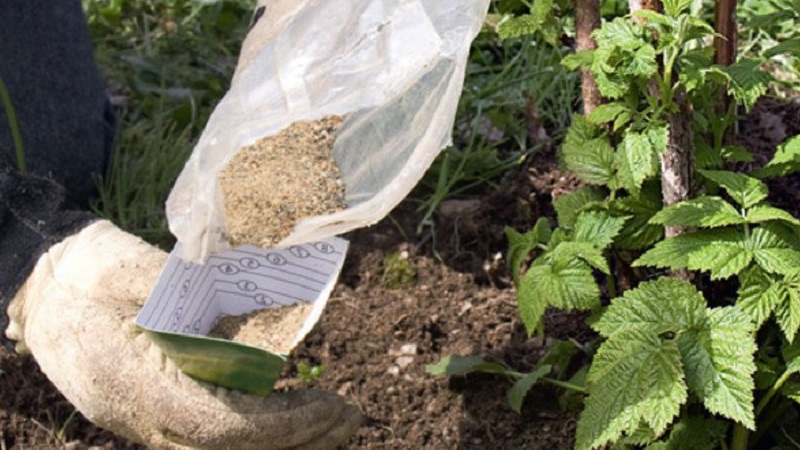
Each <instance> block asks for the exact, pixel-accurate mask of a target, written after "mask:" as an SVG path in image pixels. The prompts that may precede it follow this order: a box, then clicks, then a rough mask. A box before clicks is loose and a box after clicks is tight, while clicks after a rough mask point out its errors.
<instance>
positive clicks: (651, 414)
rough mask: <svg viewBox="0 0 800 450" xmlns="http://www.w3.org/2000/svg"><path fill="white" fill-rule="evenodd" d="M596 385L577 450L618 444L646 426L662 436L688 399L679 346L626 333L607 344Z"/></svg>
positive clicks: (597, 363)
mask: <svg viewBox="0 0 800 450" xmlns="http://www.w3.org/2000/svg"><path fill="white" fill-rule="evenodd" d="M589 381H590V383H592V384H591V385H590V386H591V390H590V395H589V397H588V398H587V399H586V407H585V408H584V410H583V413H582V414H581V416H580V420H579V422H578V430H577V435H576V443H575V448H576V449H578V450H588V449H591V448H594V447H598V446H601V445H604V444H606V443H609V442H615V441H617V440H618V439H619V438H620V437H621V436H622V435H623V434H626V433H627V434H631V433H633V432H634V431H636V430H637V429H638V428H639V426H640V423H644V424H645V425H646V426H648V427H650V428H651V429H652V430H653V431H654V434H655V435H656V436H658V435H660V434H662V433H663V432H664V431H665V430H666V428H667V426H668V425H669V424H670V423H671V422H672V421H673V420H674V418H675V417H676V416H677V415H678V413H679V412H680V407H681V405H682V404H683V403H685V402H686V399H687V387H686V383H685V381H684V379H683V367H682V366H681V357H680V353H679V351H678V348H677V346H676V345H675V342H674V341H672V340H662V339H660V338H659V337H658V336H653V335H651V334H647V333H643V332H638V331H626V332H622V333H617V334H616V335H615V338H613V339H609V340H607V341H606V342H604V343H603V344H602V345H601V346H600V348H599V349H598V351H597V354H596V355H595V358H594V362H593V363H592V367H591V369H590V370H589Z"/></svg>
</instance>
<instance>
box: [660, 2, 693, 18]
mask: <svg viewBox="0 0 800 450" xmlns="http://www.w3.org/2000/svg"><path fill="white" fill-rule="evenodd" d="M663 3H664V12H665V13H666V14H667V15H668V16H672V17H678V15H679V14H680V13H682V12H684V11H686V10H687V9H689V6H691V4H692V0H664V2H663Z"/></svg>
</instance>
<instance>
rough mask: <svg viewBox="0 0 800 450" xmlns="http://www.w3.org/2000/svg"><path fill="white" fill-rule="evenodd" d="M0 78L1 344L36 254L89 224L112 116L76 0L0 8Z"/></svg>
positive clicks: (15, 0)
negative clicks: (15, 128) (12, 116)
mask: <svg viewBox="0 0 800 450" xmlns="http://www.w3.org/2000/svg"><path fill="white" fill-rule="evenodd" d="M0 77H2V79H3V81H4V82H5V84H6V86H7V87H8V91H9V95H10V97H11V101H12V104H13V107H14V110H15V112H16V116H17V121H18V125H19V127H20V130H21V134H22V142H23V148H24V152H25V159H26V163H27V172H26V173H25V174H20V173H18V172H17V171H16V170H14V168H16V167H17V162H16V154H15V149H14V142H13V139H12V135H11V132H10V128H9V126H8V117H7V115H6V111H5V109H4V108H2V106H1V105H0V344H8V342H7V341H6V340H5V336H4V332H5V329H6V326H7V323H8V318H7V315H6V310H7V307H8V304H9V302H10V300H11V298H12V297H13V295H14V294H15V293H16V291H17V289H18V288H19V286H20V285H21V284H22V283H23V282H24V281H25V280H26V279H27V277H28V275H29V274H30V271H31V270H32V269H33V267H34V265H35V264H36V261H37V260H38V258H39V256H41V254H43V253H44V252H46V251H47V249H48V248H49V247H50V246H51V245H53V244H55V243H58V242H59V241H61V240H62V239H63V238H65V237H67V236H69V235H70V234H73V233H74V232H76V231H78V230H79V229H80V228H81V227H83V226H85V225H87V224H88V223H89V222H91V221H93V220H95V218H94V217H93V216H92V215H91V214H90V213H88V212H86V211H84V210H83V209H85V208H86V207H87V206H88V203H89V201H90V199H91V198H92V197H93V196H95V195H96V189H95V183H94V179H93V176H94V175H96V174H100V175H102V174H104V173H105V170H106V167H107V164H108V159H109V155H110V152H111V144H112V141H113V137H114V126H115V121H114V115H113V112H112V110H111V107H110V104H109V102H108V99H107V96H106V93H105V89H104V87H103V82H102V79H101V77H100V74H99V72H98V70H97V66H96V64H95V61H94V55H93V53H92V39H91V35H90V33H89V29H88V27H87V24H86V19H85V18H84V16H83V11H82V8H81V1H80V0H57V1H53V0H0Z"/></svg>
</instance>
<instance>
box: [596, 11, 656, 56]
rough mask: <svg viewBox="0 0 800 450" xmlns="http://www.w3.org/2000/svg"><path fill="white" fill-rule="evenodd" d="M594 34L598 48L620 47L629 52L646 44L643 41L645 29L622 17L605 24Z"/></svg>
mask: <svg viewBox="0 0 800 450" xmlns="http://www.w3.org/2000/svg"><path fill="white" fill-rule="evenodd" d="M592 34H593V37H594V38H595V41H596V42H597V46H598V47H609V48H610V47H619V48H623V49H627V50H636V49H637V48H639V47H641V46H642V45H643V44H644V43H645V41H644V40H643V38H644V28H642V26H641V25H639V24H637V23H635V22H633V21H630V20H628V19H625V18H622V17H617V18H616V19H614V20H613V21H611V22H606V23H604V24H603V26H602V27H601V28H600V29H598V30H595V31H594V33H592Z"/></svg>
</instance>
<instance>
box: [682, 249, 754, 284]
mask: <svg viewBox="0 0 800 450" xmlns="http://www.w3.org/2000/svg"><path fill="white" fill-rule="evenodd" d="M751 262H753V251H751V250H746V249H745V248H743V246H742V245H741V243H740V242H724V243H716V244H714V245H707V246H705V247H703V248H702V249H700V250H698V251H695V252H693V253H691V254H690V255H689V264H688V268H689V269H690V270H700V271H703V272H711V279H712V280H721V279H725V278H729V277H731V276H732V275H736V274H738V273H740V272H741V271H742V270H744V269H745V268H747V266H749V265H750V263H751Z"/></svg>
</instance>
